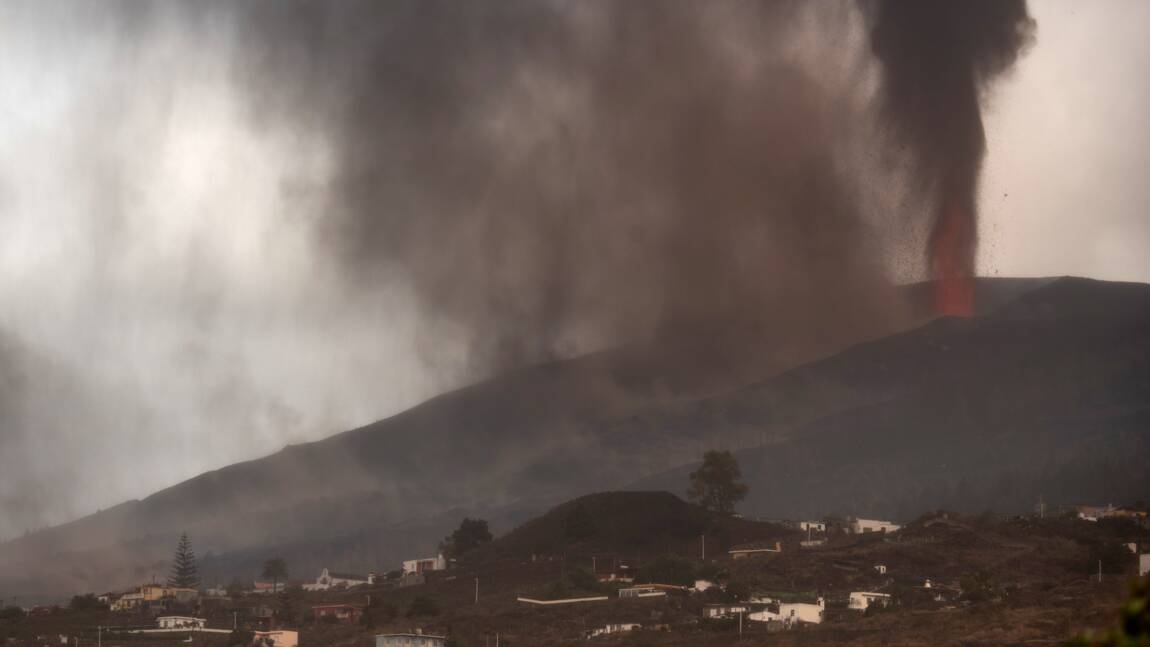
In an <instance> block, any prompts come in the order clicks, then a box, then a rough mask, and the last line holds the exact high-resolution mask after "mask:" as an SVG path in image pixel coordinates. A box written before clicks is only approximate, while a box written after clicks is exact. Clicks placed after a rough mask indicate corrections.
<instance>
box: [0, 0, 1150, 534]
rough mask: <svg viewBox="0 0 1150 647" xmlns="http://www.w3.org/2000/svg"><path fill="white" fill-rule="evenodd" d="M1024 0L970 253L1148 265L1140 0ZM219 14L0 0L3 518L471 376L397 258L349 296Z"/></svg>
mask: <svg viewBox="0 0 1150 647" xmlns="http://www.w3.org/2000/svg"><path fill="white" fill-rule="evenodd" d="M1032 12H1033V14H1034V16H1035V18H1036V19H1037V22H1038V30H1037V42H1036V44H1035V46H1034V47H1033V49H1032V50H1031V51H1030V52H1029V53H1028V54H1027V55H1026V56H1025V57H1024V58H1023V59H1022V61H1021V62H1020V64H1019V65H1018V67H1017V69H1016V70H1015V71H1014V72H1013V74H1011V75H1010V76H1008V77H1007V78H1006V79H1005V80H1004V81H1003V82H1002V83H1001V84H1000V85H999V86H998V87H997V89H996V90H995V92H994V93H993V95H992V96H991V97H990V101H989V110H988V112H987V115H986V123H987V130H988V139H989V141H988V146H989V152H988V156H987V162H986V167H985V174H984V178H983V187H982V197H981V205H982V224H981V236H982V240H983V246H982V248H981V251H980V256H979V259H980V268H981V270H982V272H983V273H985V274H995V275H1003V276H1006V275H1017V276H1041V275H1054V274H1077V275H1084V276H1092V277H1098V278H1107V279H1123V280H1134V281H1150V254H1147V253H1146V250H1147V248H1148V243H1150V217H1147V213H1146V209H1147V205H1150V182H1147V181H1146V179H1145V178H1146V175H1147V168H1150V127H1148V126H1147V124H1146V118H1147V115H1150V75H1147V74H1146V70H1148V69H1150V3H1147V2H1143V1H1141V0H1126V1H1119V0H1110V1H1105V2H1066V1H1046V2H1034V3H1032ZM234 30H235V26H234V25H233V24H231V23H229V22H227V21H219V22H216V21H214V20H213V19H212V18H211V16H210V14H208V17H206V18H204V19H202V20H198V21H195V22H192V23H188V22H186V21H184V20H181V19H180V18H179V17H178V16H177V14H176V12H173V11H166V12H165V11H159V12H158V13H157V17H156V18H155V22H154V24H152V25H151V26H150V27H149V28H148V29H146V30H143V31H142V32H137V31H135V30H134V26H133V25H132V24H131V20H130V19H125V17H124V16H111V15H105V14H104V13H103V12H101V10H100V4H99V3H66V4H65V3H59V4H54V3H52V2H7V1H4V0H0V42H3V43H4V56H3V57H0V302H2V303H3V307H2V308H0V407H4V410H0V425H2V426H3V427H2V428H0V537H3V536H7V535H11V534H13V533H18V532H22V531H23V530H25V529H27V528H31V527H36V526H39V525H44V524H48V523H56V522H59V521H62V520H65V519H68V518H72V517H75V516H77V515H80V514H84V513H87V512H91V511H93V510H94V509H95V508H96V507H100V506H107V505H110V504H114V503H116V502H119V501H122V500H124V499H126V498H131V497H139V496H143V495H146V494H148V493H150V492H152V491H154V490H155V489H157V488H159V487H162V486H165V485H169V484H172V483H175V482H178V481H180V480H183V479H185V478H188V477H190V476H193V475H195V474H197V473H200V472H202V471H204V470H206V469H212V468H215V467H219V466H222V465H226V464H228V463H232V462H235V461H237V460H242V459H247V458H252V457H255V456H259V455H262V454H266V453H268V452H271V451H274V450H276V449H278V448H279V447H281V446H282V445H283V444H285V443H290V442H300V441H304V440H314V439H317V438H321V437H324V436H326V435H329V434H331V433H333V432H336V431H340V430H342V429H346V428H348V427H351V426H354V425H357V424H362V423H366V422H370V421H372V420H375V419H377V418H380V417H382V416H385V415H387V414H389V413H392V412H395V411H397V410H399V409H401V408H404V407H406V406H409V405H411V404H413V403H416V402H418V401H420V400H421V399H423V398H425V397H427V396H429V395H431V394H433V393H435V392H437V391H438V390H441V389H443V388H446V387H447V386H450V385H454V384H458V383H459V382H460V381H462V380H466V379H468V378H469V377H471V374H470V373H469V372H468V367H467V364H466V362H465V358H464V353H465V349H464V348H463V346H462V345H461V346H459V347H458V348H455V347H454V346H453V344H455V343H456V342H455V337H453V336H452V335H451V334H450V333H451V331H450V330H444V334H443V336H442V339H443V342H442V344H443V346H444V348H438V349H436V350H437V352H436V353H434V354H433V355H432V356H434V357H435V358H436V363H435V364H433V365H428V363H427V361H426V360H427V358H428V357H429V355H428V354H426V353H421V352H420V349H419V348H416V347H414V344H415V343H416V341H415V340H416V339H417V335H415V331H416V330H417V329H419V328H420V327H423V326H426V325H428V322H422V321H419V320H417V317H416V315H415V314H413V312H414V310H413V308H412V307H410V305H411V300H412V297H411V295H410V294H408V293H406V291H405V289H404V287H403V285H402V284H388V285H380V286H378V287H377V288H374V289H373V292H372V294H371V295H370V296H371V298H365V295H364V294H363V293H362V291H361V290H362V286H359V287H357V288H356V289H351V288H349V287H348V284H347V283H346V282H344V281H341V280H339V278H338V276H337V274H338V273H339V272H340V271H341V269H340V267H339V266H338V265H337V264H336V263H334V262H333V261H332V259H330V258H328V257H327V256H325V255H324V254H322V253H320V252H318V251H317V248H316V246H315V245H314V244H313V241H312V240H311V238H310V236H311V234H310V233H309V232H311V231H312V230H311V229H310V228H309V226H308V225H309V223H310V219H311V218H314V217H315V214H316V213H317V212H318V211H321V210H322V205H320V204H316V203H314V202H311V201H310V200H312V199H313V197H312V196H314V195H316V192H315V191H313V190H312V189H315V188H317V187H322V186H323V184H324V182H325V181H326V180H327V178H328V174H329V173H330V172H331V168H330V167H331V165H332V164H333V160H332V151H330V150H329V149H328V147H329V146H330V143H329V142H328V141H326V140H324V139H323V138H321V137H318V136H309V135H307V133H306V131H303V130H279V129H275V128H266V129H261V128H258V127H255V128H253V127H252V125H251V119H250V114H249V113H248V112H247V111H248V110H250V106H247V105H243V104H242V103H241V101H240V99H239V98H238V97H237V96H236V94H235V93H234V92H232V91H230V90H229V89H228V88H229V87H232V86H231V84H233V83H234V82H235V81H234V73H235V69H234V57H233V54H234V53H235V52H236V51H237V48H238V45H237V34H236V33H235V31H234ZM125 34H142V36H136V37H132V38H127V37H125V36H124V35H125ZM141 88H147V91H146V92H145V91H141ZM257 121H258V120H257Z"/></svg>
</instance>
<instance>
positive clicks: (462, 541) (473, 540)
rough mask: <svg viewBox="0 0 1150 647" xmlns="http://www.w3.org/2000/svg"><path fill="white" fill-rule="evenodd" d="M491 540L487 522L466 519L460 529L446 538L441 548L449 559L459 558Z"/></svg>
mask: <svg viewBox="0 0 1150 647" xmlns="http://www.w3.org/2000/svg"><path fill="white" fill-rule="evenodd" d="M491 539H492V537H491V531H490V530H488V529H487V520H485V519H469V518H466V517H465V518H464V519H463V522H462V523H460V524H459V527H458V528H456V529H455V531H454V532H452V533H451V535H450V536H448V537H445V538H444V540H443V543H441V544H440V545H439V548H440V550H442V551H443V553H444V554H445V555H447V556H448V557H458V556H459V555H462V554H463V553H466V552H467V551H469V550H471V549H472V548H478V547H479V546H481V545H483V544H486V543H488V542H490V541H491Z"/></svg>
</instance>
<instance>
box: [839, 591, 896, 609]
mask: <svg viewBox="0 0 1150 647" xmlns="http://www.w3.org/2000/svg"><path fill="white" fill-rule="evenodd" d="M873 604H877V605H879V606H883V607H885V606H886V605H888V604H890V595H889V594H886V593H871V592H870V591H851V597H850V602H849V603H847V608H848V609H856V610H858V611H866V610H867V607H870V606H871V605H873Z"/></svg>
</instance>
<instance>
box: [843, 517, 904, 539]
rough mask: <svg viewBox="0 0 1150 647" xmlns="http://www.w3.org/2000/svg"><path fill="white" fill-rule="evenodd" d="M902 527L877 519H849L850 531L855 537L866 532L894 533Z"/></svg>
mask: <svg viewBox="0 0 1150 647" xmlns="http://www.w3.org/2000/svg"><path fill="white" fill-rule="evenodd" d="M901 527H902V526H900V525H898V524H897V523H892V522H890V521H880V520H878V519H858V518H855V519H851V524H850V531H851V533H852V534H855V535H862V534H865V533H868V532H894V531H896V530H898V529H899V528H901Z"/></svg>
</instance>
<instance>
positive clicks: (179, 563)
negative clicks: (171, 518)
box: [168, 532, 200, 589]
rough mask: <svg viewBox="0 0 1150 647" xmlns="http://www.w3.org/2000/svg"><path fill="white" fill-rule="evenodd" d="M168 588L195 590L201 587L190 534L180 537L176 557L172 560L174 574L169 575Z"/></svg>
mask: <svg viewBox="0 0 1150 647" xmlns="http://www.w3.org/2000/svg"><path fill="white" fill-rule="evenodd" d="M168 586H175V587H179V588H182V589H194V588H198V587H199V586H200V574H199V570H198V569H197V568H196V554H195V553H193V552H192V542H191V541H189V540H188V533H186V532H185V533H183V534H181V535H180V543H179V545H177V546H176V556H175V557H173V558H172V572H171V574H170V575H168Z"/></svg>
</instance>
